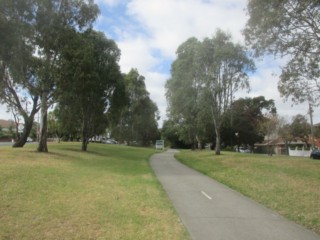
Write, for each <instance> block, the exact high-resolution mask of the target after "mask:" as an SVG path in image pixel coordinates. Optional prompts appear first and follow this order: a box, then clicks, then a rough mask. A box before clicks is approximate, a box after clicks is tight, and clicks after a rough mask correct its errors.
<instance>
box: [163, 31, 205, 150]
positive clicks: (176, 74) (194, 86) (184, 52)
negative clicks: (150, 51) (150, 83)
mask: <svg viewBox="0 0 320 240" xmlns="http://www.w3.org/2000/svg"><path fill="white" fill-rule="evenodd" d="M199 44H200V42H199V41H198V40H197V39H196V38H194V37H192V38H189V39H188V40H187V41H185V42H184V43H182V44H181V45H180V46H179V47H178V49H177V52H176V54H177V59H176V60H175V61H174V62H173V63H172V65H171V78H170V79H169V80H168V81H167V82H166V97H167V101H168V112H169V117H170V119H171V120H172V121H174V122H177V123H178V125H179V126H180V127H179V129H178V135H179V140H181V141H183V142H184V143H185V144H187V145H189V144H191V145H192V148H195V147H196V143H198V145H199V144H200V142H201V140H202V138H201V136H200V131H199V129H200V128H199V127H198V125H197V123H199V122H200V121H198V120H197V119H198V117H199V112H200V109H199V104H198V101H199V97H198V96H199V84H198V83H197V78H196V70H195V61H196V60H195V57H196V53H197V51H198V47H199Z"/></svg>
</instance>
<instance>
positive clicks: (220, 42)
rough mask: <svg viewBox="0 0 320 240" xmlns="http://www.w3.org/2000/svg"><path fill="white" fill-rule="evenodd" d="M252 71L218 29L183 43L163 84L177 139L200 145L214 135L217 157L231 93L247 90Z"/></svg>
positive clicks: (240, 51) (240, 49)
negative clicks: (204, 37) (207, 36)
mask: <svg viewBox="0 0 320 240" xmlns="http://www.w3.org/2000/svg"><path fill="white" fill-rule="evenodd" d="M253 70H254V63H253V61H252V60H251V59H249V58H248V57H247V55H246V51H245V49H244V47H242V46H241V45H239V44H234V43H233V42H232V40H231V36H230V35H229V34H226V33H224V32H223V31H221V30H217V31H216V33H215V35H214V36H213V37H212V38H206V39H204V40H203V41H202V42H200V41H198V40H197V39H196V38H190V39H188V40H187V41H186V42H185V43H183V44H182V45H181V46H180V47H179V48H178V50H177V59H176V60H175V61H174V63H173V64H172V69H171V74H172V77H171V79H169V80H168V81H167V83H166V88H167V99H168V102H169V114H170V119H171V120H172V121H175V122H177V123H178V124H179V125H180V126H181V130H180V131H179V139H181V140H183V141H184V142H185V143H187V144H195V143H197V144H198V145H202V143H203V142H204V141H210V140H211V142H212V141H213V140H212V138H213V137H214V136H215V137H216V141H215V142H216V153H217V154H219V152H220V140H221V138H220V133H221V126H222V122H223V118H224V113H225V112H226V111H227V110H228V109H229V107H230V105H231V103H232V100H233V98H234V94H235V93H236V92H237V91H239V90H240V89H245V88H248V87H249V82H248V75H247V72H249V71H253ZM213 126H214V129H213ZM208 133H211V134H208Z"/></svg>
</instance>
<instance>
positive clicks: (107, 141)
mask: <svg viewBox="0 0 320 240" xmlns="http://www.w3.org/2000/svg"><path fill="white" fill-rule="evenodd" d="M105 143H106V144H118V142H117V141H116V140H114V139H107V140H106V141H105Z"/></svg>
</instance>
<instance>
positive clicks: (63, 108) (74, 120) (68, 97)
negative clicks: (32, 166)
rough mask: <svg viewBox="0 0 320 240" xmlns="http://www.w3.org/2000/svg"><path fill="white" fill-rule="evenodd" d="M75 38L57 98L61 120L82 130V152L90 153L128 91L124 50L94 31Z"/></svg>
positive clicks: (67, 50) (67, 48)
mask: <svg viewBox="0 0 320 240" xmlns="http://www.w3.org/2000/svg"><path fill="white" fill-rule="evenodd" d="M73 38H74V39H73V40H72V41H70V42H69V44H67V45H66V46H65V48H64V49H63V51H62V54H61V56H62V59H63V60H62V68H61V76H60V81H59V82H58V84H57V88H58V91H57V95H58V103H59V111H60V114H61V116H62V118H61V119H62V120H67V121H66V122H65V124H66V125H70V124H73V125H75V126H78V127H79V129H81V130H80V133H81V139H82V150H83V151H86V150H87V145H88V142H89V138H91V137H92V136H94V135H98V134H101V133H103V132H104V131H105V130H106V127H107V125H108V119H107V114H108V112H110V110H111V109H113V108H112V107H111V105H112V104H116V103H115V100H116V99H115V96H117V95H116V93H117V92H118V91H122V90H121V89H120V88H122V87H124V85H123V81H122V75H121V73H120V67H119V65H118V61H119V59H120V50H119V49H118V47H117V45H116V43H115V42H114V41H112V40H109V39H107V38H106V37H105V35H104V34H103V33H101V32H96V31H94V30H91V29H89V30H87V31H85V32H84V33H76V34H74V35H73ZM64 89H68V91H64ZM118 100H119V99H118Z"/></svg>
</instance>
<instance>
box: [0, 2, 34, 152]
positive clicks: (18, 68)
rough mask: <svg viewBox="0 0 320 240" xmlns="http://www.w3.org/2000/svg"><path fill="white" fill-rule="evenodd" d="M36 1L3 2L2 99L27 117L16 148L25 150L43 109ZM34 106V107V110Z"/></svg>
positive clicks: (0, 33)
mask: <svg viewBox="0 0 320 240" xmlns="http://www.w3.org/2000/svg"><path fill="white" fill-rule="evenodd" d="M31 3H32V2H31V1H29V0H26V1H19V0H17V1H8V0H3V1H1V2H0V9H1V15H0V38H1V42H0V100H1V102H2V103H5V104H7V106H8V109H9V110H10V111H12V112H13V113H14V116H15V117H18V115H20V116H22V117H23V120H24V129H23V132H22V134H21V135H20V134H17V139H16V142H15V143H14V145H13V147H23V146H24V144H25V143H26V141H27V137H28V136H29V134H30V131H31V129H32V125H33V120H34V116H35V114H36V113H37V112H38V110H39V92H38V91H37V84H36V81H35V79H36V78H37V75H36V73H35V71H36V69H37V61H36V58H35V57H34V54H33V53H34V49H33V47H32V42H31V41H29V40H30V39H31V38H32V29H31V25H30V24H29V23H30V21H31V19H32V11H33V10H32V4H31ZM30 104H31V107H30Z"/></svg>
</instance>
